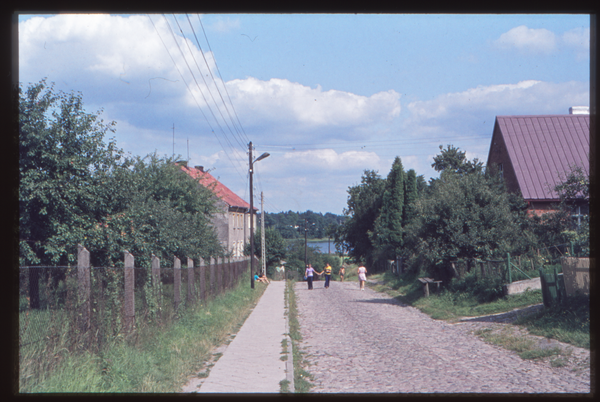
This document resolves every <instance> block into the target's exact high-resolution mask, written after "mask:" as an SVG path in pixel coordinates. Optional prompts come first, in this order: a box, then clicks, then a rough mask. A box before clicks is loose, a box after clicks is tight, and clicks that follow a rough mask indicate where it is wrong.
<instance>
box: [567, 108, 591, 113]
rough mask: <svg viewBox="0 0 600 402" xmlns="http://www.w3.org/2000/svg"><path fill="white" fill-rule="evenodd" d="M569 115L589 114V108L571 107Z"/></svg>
mask: <svg viewBox="0 0 600 402" xmlns="http://www.w3.org/2000/svg"><path fill="white" fill-rule="evenodd" d="M569 114H590V107H589V106H571V107H570V108H569Z"/></svg>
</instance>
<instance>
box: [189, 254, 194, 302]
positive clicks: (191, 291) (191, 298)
mask: <svg viewBox="0 0 600 402" xmlns="http://www.w3.org/2000/svg"><path fill="white" fill-rule="evenodd" d="M187 270H188V283H187V301H188V302H189V303H190V305H191V303H192V302H194V300H195V293H196V292H195V290H194V285H195V283H194V260H193V259H191V258H189V257H188V259H187Z"/></svg>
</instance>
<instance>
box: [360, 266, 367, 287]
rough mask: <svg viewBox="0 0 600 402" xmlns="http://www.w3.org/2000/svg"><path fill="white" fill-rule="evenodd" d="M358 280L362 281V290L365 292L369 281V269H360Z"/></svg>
mask: <svg viewBox="0 0 600 402" xmlns="http://www.w3.org/2000/svg"><path fill="white" fill-rule="evenodd" d="M358 280H359V281H360V290H365V281H366V280H367V269H366V268H365V267H362V266H361V267H358Z"/></svg>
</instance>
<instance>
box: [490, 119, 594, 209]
mask: <svg viewBox="0 0 600 402" xmlns="http://www.w3.org/2000/svg"><path fill="white" fill-rule="evenodd" d="M569 112H570V114H568V115H541V116H497V117H496V122H495V124H494V131H493V134H492V142H491V144H490V150H489V154H488V159H487V165H488V166H492V165H495V166H496V168H497V169H498V170H499V171H500V174H501V175H502V177H503V178H504V181H505V183H506V187H507V189H508V191H509V192H513V193H516V192H520V193H521V195H522V196H523V198H524V199H525V201H526V202H527V204H528V209H529V213H530V214H537V215H542V214H544V213H546V212H552V211H553V210H554V208H555V206H556V204H558V202H559V201H560V199H559V195H558V194H557V193H556V191H554V187H555V186H556V185H557V184H559V183H560V182H561V181H562V179H564V178H565V176H566V174H567V173H568V172H569V171H570V169H571V167H573V166H579V167H581V168H582V169H583V170H584V171H585V172H586V173H587V174H589V166H590V162H589V155H590V116H589V114H584V113H578V109H575V108H571V109H570V110H569ZM588 213H589V205H588V204H585V203H582V204H579V205H576V207H575V209H574V211H573V214H574V216H577V215H581V214H588Z"/></svg>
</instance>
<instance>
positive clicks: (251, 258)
mask: <svg viewBox="0 0 600 402" xmlns="http://www.w3.org/2000/svg"><path fill="white" fill-rule="evenodd" d="M248 157H249V159H248V161H249V164H248V167H249V173H250V174H249V176H250V287H251V288H252V289H254V193H253V192H252V141H250V143H249V144H248Z"/></svg>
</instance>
